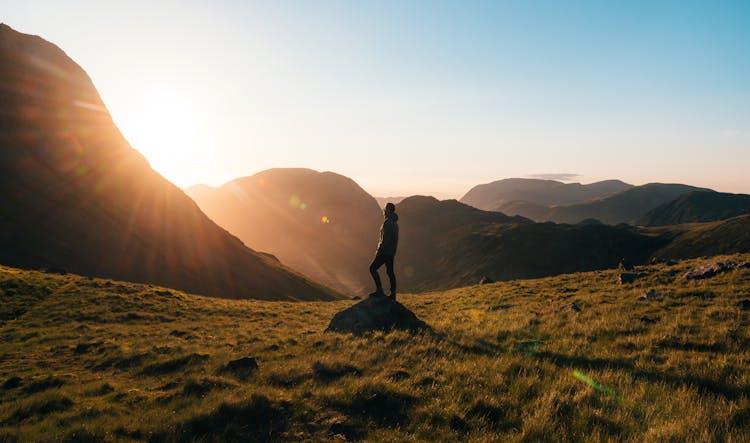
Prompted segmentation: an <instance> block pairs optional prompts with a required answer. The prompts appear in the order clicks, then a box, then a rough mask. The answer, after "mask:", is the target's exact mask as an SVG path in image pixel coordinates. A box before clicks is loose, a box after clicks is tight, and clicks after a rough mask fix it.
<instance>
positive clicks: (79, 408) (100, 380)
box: [0, 255, 750, 442]
mask: <svg viewBox="0 0 750 443" xmlns="http://www.w3.org/2000/svg"><path fill="white" fill-rule="evenodd" d="M722 258H723V259H727V258H732V259H735V260H750V255H738V256H732V257H722ZM704 261H705V260H690V261H683V262H680V263H678V264H677V265H674V266H665V265H654V266H643V267H638V268H637V269H636V272H640V273H644V274H645V276H644V277H642V278H640V279H639V280H637V281H636V282H634V283H632V284H629V285H624V286H621V285H618V284H616V283H615V282H616V277H617V272H616V271H615V270H611V271H601V272H590V273H580V274H569V275H562V276H558V277H552V278H544V279H538V280H524V281H512V282H505V283H495V284H490V285H481V286H472V287H466V288H460V289H455V290H451V291H447V292H434V293H427V294H418V295H404V296H402V297H401V298H400V301H401V302H402V303H403V304H404V305H405V306H406V307H408V308H409V309H411V310H412V311H414V312H415V313H416V314H417V316H418V317H419V318H421V319H422V320H424V321H426V322H427V323H428V324H429V326H430V330H429V331H428V332H423V333H418V334H411V333H408V332H404V331H394V332H389V333H384V332H376V333H373V334H370V335H365V336H363V337H355V336H351V335H341V334H335V333H323V332H322V331H323V330H324V329H325V328H326V326H327V325H328V321H329V320H330V318H331V317H332V316H333V314H335V313H336V312H338V311H339V310H341V309H344V308H345V307H347V306H349V305H351V304H352V303H354V302H351V301H340V302H299V303H288V302H259V301H236V300H222V299H214V298H205V297H199V296H194V295H189V294H184V293H182V292H178V291H174V290H170V289H165V288H160V287H155V286H150V285H141V284H131V283H123V282H116V281H110V280H103V279H87V278H84V277H79V276H75V275H64V276H63V275H53V274H44V273H38V272H33V271H22V270H18V269H12V268H6V267H0V300H2V303H1V304H0V441H30V440H37V441H65V440H69V441H87V440H90V441H101V440H110V441H155V442H172V441H274V440H312V441H331V440H334V441H335V440H337V439H338V440H340V441H343V440H346V439H349V440H369V441H435V440H442V441H456V440H465V441H549V440H555V441H577V440H587V441H608V440H615V441H747V440H750V368H749V367H748V362H749V361H750V347H749V346H748V345H749V344H750V328H748V320H749V318H750V317H749V316H750V311H744V310H742V309H741V307H738V306H737V303H738V302H740V301H741V300H743V299H748V298H750V269H748V268H745V269H740V270H735V271H731V272H726V273H723V274H720V275H718V276H716V277H714V278H711V279H707V280H700V281H686V280H684V279H681V278H680V275H681V274H683V273H684V272H685V271H687V270H688V269H691V268H693V267H695V266H697V265H699V264H700V263H702V262H704ZM670 271H671V272H670ZM675 272H676V275H672V274H675ZM647 290H654V291H656V293H657V294H658V295H657V296H656V297H655V298H653V299H648V300H647V299H642V298H640V296H641V295H642V294H643V293H645V292H646V291H647ZM571 303H575V305H576V306H578V307H579V308H580V312H575V311H574V310H571V309H562V308H563V307H565V306H568V305H570V304H571ZM242 357H254V358H255V359H256V361H257V363H258V366H259V367H258V369H257V370H252V371H251V372H250V373H249V375H248V374H242V376H240V375H238V374H235V373H234V372H232V371H230V370H227V364H228V362H230V361H232V360H236V359H239V358H242Z"/></svg>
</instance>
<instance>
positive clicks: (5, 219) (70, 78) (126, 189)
mask: <svg viewBox="0 0 750 443" xmlns="http://www.w3.org/2000/svg"><path fill="white" fill-rule="evenodd" d="M0 85H2V87H0V147H1V148H2V149H0V195H2V196H3V204H2V206H1V207H0V262H2V263H4V264H9V265H12V266H17V267H27V268H45V267H54V268H62V269H65V270H67V271H70V272H75V273H79V274H84V275H90V276H102V277H111V278H117V279H122V280H128V281H137V282H148V283H155V284H159V285H164V286H169V287H173V288H177V289H182V290H186V291H191V292H194V293H199V294H205V295H211V296H220V297H228V298H258V299H286V300H293V299H305V300H312V299H332V298H337V297H339V295H338V294H337V293H335V292H334V291H332V290H330V289H327V288H325V287H323V286H320V285H318V284H316V283H312V282H310V281H308V280H306V279H305V278H303V277H302V276H300V275H298V274H296V273H294V272H292V271H291V270H289V269H288V268H286V267H284V266H282V265H281V264H280V263H279V261H278V260H276V259H275V258H274V257H272V256H270V255H268V254H262V253H257V252H255V251H253V250H251V249H248V248H247V247H245V246H244V245H243V244H242V242H241V241H240V240H238V239H237V238H235V237H233V236H232V235H230V234H229V233H227V232H226V231H225V230H223V229H221V228H220V227H218V226H217V225H216V224H215V223H213V222H212V221H211V220H209V219H208V217H206V215H205V214H203V213H202V212H201V211H200V209H199V208H198V206H197V205H196V204H195V203H194V202H193V201H192V200H191V199H190V198H189V197H188V196H186V195H185V194H184V193H183V192H182V191H181V190H180V189H179V188H177V187H176V186H174V185H173V184H171V183H170V182H169V181H167V180H165V179H164V178H163V177H162V176H160V175H159V174H157V173H156V172H155V171H154V170H153V169H151V167H150V166H149V164H148V162H147V161H146V159H145V158H144V157H143V156H142V155H140V154H139V153H138V152H137V151H135V150H134V149H132V148H131V147H130V145H129V144H128V142H127V141H126V140H125V138H124V137H123V135H122V134H121V133H120V131H119V130H118V129H117V127H116V126H115V124H114V122H113V121H112V118H111V117H110V115H109V113H108V112H107V109H106V107H105V106H104V103H103V102H102V100H101V98H100V97H99V94H98V93H97V91H96V89H95V88H94V85H93V83H92V82H91V79H90V78H89V77H88V75H86V73H85V72H84V70H83V69H82V68H81V67H80V66H78V65H77V64H76V63H75V62H74V61H73V60H71V59H70V58H69V57H68V56H67V55H66V54H65V53H64V52H63V51H62V50H60V49H59V48H58V47H56V46H55V45H53V44H51V43H49V42H47V41H45V40H43V39H41V38H40V37H36V36H31V35H26V34H21V33H19V32H16V31H14V30H13V29H11V28H10V27H8V26H7V25H0Z"/></svg>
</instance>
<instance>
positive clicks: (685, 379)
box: [536, 351, 750, 400]
mask: <svg viewBox="0 0 750 443" xmlns="http://www.w3.org/2000/svg"><path fill="white" fill-rule="evenodd" d="M536 357H537V358H541V359H543V360H547V361H549V362H551V363H553V364H555V365H557V366H559V367H563V366H564V367H567V368H570V369H594V370H599V369H616V370H622V371H626V372H628V373H629V374H630V375H631V376H632V377H633V378H635V379H639V380H644V381H648V382H650V383H664V384H668V385H671V386H673V387H675V388H680V387H683V386H687V387H691V388H694V389H696V390H697V391H698V392H700V393H703V394H714V395H719V396H722V397H724V398H726V399H729V400H734V399H737V398H740V397H747V396H750V387H739V386H733V385H730V384H727V383H724V382H722V381H718V380H712V379H709V378H704V377H696V376H692V375H687V376H682V375H676V374H670V373H668V372H657V371H649V370H644V369H640V368H636V367H635V365H634V364H633V363H632V362H631V361H630V360H624V359H618V360H606V359H599V358H589V357H582V356H570V355H563V354H556V353H553V352H546V351H543V352H537V353H536Z"/></svg>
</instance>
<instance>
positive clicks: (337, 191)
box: [186, 168, 383, 295]
mask: <svg viewBox="0 0 750 443" xmlns="http://www.w3.org/2000/svg"><path fill="white" fill-rule="evenodd" d="M186 192H187V194H188V195H190V196H191V197H192V198H193V199H194V200H195V202H196V203H198V206H200V207H201V209H202V210H203V211H204V212H205V213H206V214H207V215H208V216H209V217H211V219H213V220H214V221H216V222H217V223H218V224H219V225H221V226H223V227H224V228H225V229H227V230H228V231H229V232H231V233H233V234H234V235H236V236H238V237H239V238H240V239H242V241H243V242H245V244H247V245H249V246H250V247H252V248H257V249H261V250H264V251H269V252H271V253H273V254H274V255H276V256H278V257H279V258H280V259H281V261H282V262H283V263H287V264H289V266H292V267H293V268H294V269H296V270H298V271H299V272H302V273H303V274H305V275H307V276H309V277H311V278H313V279H315V280H317V281H320V282H322V283H324V284H326V285H329V286H331V287H333V288H335V289H338V290H340V291H342V292H345V293H348V294H352V295H353V294H361V293H362V291H364V290H365V287H366V286H368V285H371V283H370V282H371V277H370V273H369V272H368V269H367V268H368V266H369V263H370V260H372V257H373V255H374V252H375V248H376V246H377V241H378V229H379V227H380V224H381V223H382V221H383V215H382V214H383V213H382V210H381V209H380V207H379V206H378V203H377V202H376V200H375V199H374V198H373V197H372V196H370V195H369V194H368V193H367V192H365V191H364V190H363V189H362V188H361V187H359V185H357V184H356V183H355V182H354V181H353V180H352V179H350V178H347V177H344V176H342V175H339V174H335V173H333V172H317V171H313V170H311V169H283V168H278V169H270V170H267V171H264V172H260V173H258V174H255V175H252V176H250V177H243V178H238V179H236V180H232V181H230V182H229V183H226V184H225V185H223V186H221V187H218V188H214V187H210V186H205V185H201V186H197V187H192V188H188V189H187V190H186Z"/></svg>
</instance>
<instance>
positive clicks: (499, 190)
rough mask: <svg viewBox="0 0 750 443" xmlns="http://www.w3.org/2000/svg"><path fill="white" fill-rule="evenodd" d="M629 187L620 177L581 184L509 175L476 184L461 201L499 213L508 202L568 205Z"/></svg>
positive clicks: (630, 186)
mask: <svg viewBox="0 0 750 443" xmlns="http://www.w3.org/2000/svg"><path fill="white" fill-rule="evenodd" d="M632 187H633V186H632V185H629V184H627V183H624V182H621V181H619V180H606V181H601V182H596V183H591V184H588V185H582V184H580V183H563V182H559V181H556V180H539V179H529V178H508V179H504V180H498V181H494V182H492V183H486V184H483V185H477V186H475V187H473V188H472V189H470V190H469V192H467V193H466V195H464V196H463V197H461V200H460V201H461V202H462V203H465V204H467V205H471V206H474V207H475V208H479V209H484V210H487V211H498V210H500V211H501V212H502V210H501V209H500V208H501V207H502V206H503V205H506V204H508V203H511V202H518V201H521V202H526V203H530V204H534V205H541V206H555V205H570V204H574V203H581V202H585V201H588V200H591V199H594V198H599V197H603V196H606V195H609V194H613V193H616V192H620V191H624V190H626V189H630V188H632ZM519 215H524V214H519ZM524 216H525V215H524Z"/></svg>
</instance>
